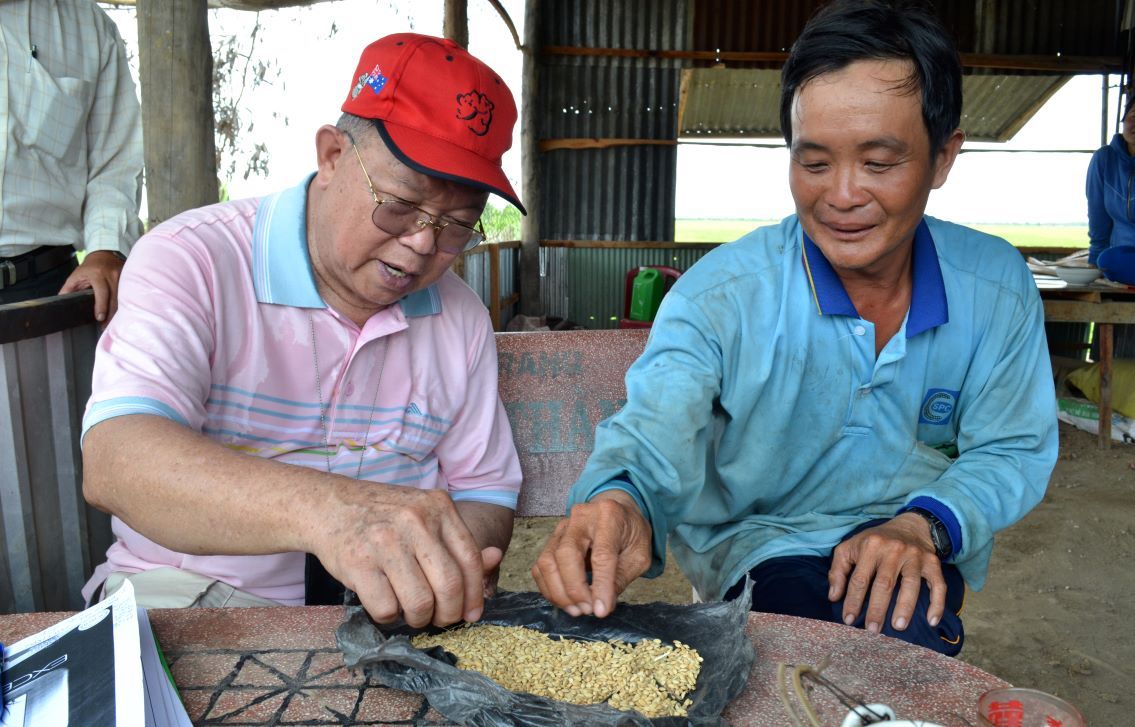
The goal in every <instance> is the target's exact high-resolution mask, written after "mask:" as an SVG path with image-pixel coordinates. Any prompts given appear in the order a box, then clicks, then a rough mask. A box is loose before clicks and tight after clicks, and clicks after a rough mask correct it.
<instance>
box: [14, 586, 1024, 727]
mask: <svg viewBox="0 0 1135 727" xmlns="http://www.w3.org/2000/svg"><path fill="white" fill-rule="evenodd" d="M69 615H70V614H67V613H30V614H16V615H10V616H0V642H2V643H5V644H11V643H13V642H15V641H17V640H19V639H21V638H23V637H25V636H29V635H31V634H33V633H35V632H37V631H40V630H42V629H44V628H46V627H48V626H50V625H51V624H53V623H55V622H56V621H59V620H61V619H63V618H65V617H66V616H69ZM149 616H150V622H151V623H152V624H153V628H154V632H155V633H156V634H157V637H158V642H159V643H160V644H161V647H162V650H163V651H164V652H165V655H166V658H167V660H168V661H169V665H170V669H171V671H172V673H173V677H174V681H175V682H176V683H177V686H178V689H179V690H180V692H181V696H182V699H183V701H184V702H185V706H186V709H187V711H188V712H189V716H190V718H191V719H192V720H193V722H194V724H200V725H299V724H303V725H347V724H355V725H446V724H449V723H448V722H447V721H446V720H445V718H444V717H443V716H442V715H440V714H439V713H438V712H436V711H434V710H432V709H430V707H429V705H428V704H425V703H424V700H423V699H422V698H421V697H420V696H418V695H416V694H410V693H407V692H402V691H398V690H395V689H388V688H385V687H382V686H379V685H378V684H375V683H373V682H370V681H368V680H367V679H366V678H365V677H363V676H362V675H361V674H355V673H352V672H351V671H349V670H348V669H346V667H344V666H343V662H342V657H341V654H340V653H339V651H338V649H337V648H336V646H335V629H336V627H337V626H338V625H339V623H340V622H341V621H342V620H343V616H344V610H343V609H342V608H340V607H335V606H305V607H279V608H224V609H210V608H202V609H152V610H151V611H150V612H149ZM746 632H747V634H748V636H749V638H750V639H752V641H753V644H754V645H755V647H756V651H757V658H756V663H755V664H754V666H753V671H752V673H751V674H750V677H749V682H748V685H747V686H746V687H745V690H744V692H742V693H741V695H740V696H738V697H737V698H736V699H735V700H734V701H733V702H732V703H731V704H730V705H729V706H728V707H727V708H726V710H725V712H724V715H723V716H724V717H725V719H726V720H727V721H728V722H729V724H731V725H736V726H738V727H757V726H759V725H784V724H789V723H790V720H789V718H788V717H787V715H786V713H785V708H784V706H783V704H782V702H781V698H780V693H779V690H778V689H777V664H778V663H780V662H784V663H788V664H809V665H812V666H818V665H819V664H820V663H821V662H823V661H824V659H825V658H826V659H827V660H828V664H829V665H828V667H827V668H826V669H825V670H824V672H823V676H824V677H826V678H827V679H828V680H830V681H831V682H833V683H835V684H837V685H838V686H839V687H840V688H842V689H843V690H844V691H845V692H847V693H849V694H851V695H854V696H855V697H858V698H860V699H862V700H863V701H866V702H881V703H884V704H888V705H890V706H891V707H892V708H893V709H894V710H895V712H896V714H897V715H898V717H899V718H904V719H923V720H929V721H932V722H936V723H938V724H942V725H947V726H950V725H965V724H973V723H976V721H977V718H976V709H977V701H978V698H979V697H980V696H981V694H982V693H983V692H985V691H986V690H989V689H993V688H995V687H1000V686H1006V685H1007V684H1006V682H1004V681H1003V680H1001V679H999V678H997V677H995V676H993V675H991V674H987V673H986V672H983V671H981V670H980V669H978V668H976V667H973V666H970V665H968V664H965V663H963V662H960V661H958V660H956V659H951V658H949V657H946V656H942V655H941V654H938V653H935V652H933V651H930V650H929V649H925V648H922V647H920V646H913V645H911V644H907V643H905V642H902V641H898V640H896V639H892V638H889V637H887V636H878V635H871V634H868V633H866V632H865V631H862V630H860V629H853V628H850V627H847V626H842V625H840V624H832V623H825V622H821V621H811V620H808V619H802V618H795V617H792V616H780V615H775V614H763V613H753V614H750V615H749V622H748V626H747V629H746ZM812 702H813V704H814V706H815V709H816V711H817V713H818V715H819V716H820V718H821V720H822V722H823V723H824V724H825V725H829V724H830V725H838V724H839V723H840V722H841V721H842V719H843V716H844V715H845V714H846V712H847V709H846V708H845V707H843V706H841V705H840V703H839V701H838V700H837V699H836V698H835V696H834V695H832V694H830V693H829V692H827V691H826V690H822V689H818V690H816V691H815V692H814V693H813V694H812Z"/></svg>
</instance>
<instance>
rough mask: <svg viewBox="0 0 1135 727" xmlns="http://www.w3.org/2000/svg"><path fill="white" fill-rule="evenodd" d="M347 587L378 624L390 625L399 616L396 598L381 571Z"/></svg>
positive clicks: (399, 609) (400, 610)
mask: <svg viewBox="0 0 1135 727" xmlns="http://www.w3.org/2000/svg"><path fill="white" fill-rule="evenodd" d="M348 587H349V588H350V589H351V590H352V591H354V592H355V595H357V596H358V597H359V602H360V603H362V604H363V608H365V609H366V612H367V613H368V614H370V617H371V618H373V619H374V620H375V621H377V622H378V623H380V624H384V623H391V622H392V621H396V620H398V617H399V616H400V615H401V612H402V609H401V606H400V605H399V603H398V597H397V596H395V595H394V589H393V588H392V587H391V586H390V581H389V580H388V579H387V577H386V574H385V573H383V572H382V571H378V572H376V573H374V574H372V575H371V576H370V577H369V578H367V579H366V580H364V581H360V582H358V583H351V584H349V586H348Z"/></svg>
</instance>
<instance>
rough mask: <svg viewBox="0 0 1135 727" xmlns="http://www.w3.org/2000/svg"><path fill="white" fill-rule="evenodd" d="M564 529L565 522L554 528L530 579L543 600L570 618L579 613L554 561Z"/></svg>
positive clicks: (565, 527) (565, 526) (537, 559)
mask: <svg viewBox="0 0 1135 727" xmlns="http://www.w3.org/2000/svg"><path fill="white" fill-rule="evenodd" d="M566 529H567V521H566V520H564V521H562V522H560V523H559V525H557V526H556V530H555V532H554V533H552V537H551V538H549V539H548V542H547V544H546V545H545V546H544V550H543V551H542V552H541V553H540V555H539V557H537V558H536V564H535V565H533V566H532V578H533V579H534V580H535V581H536V587H537V588H539V589H540V593H543V594H544V597H545V598H547V599H548V600H549V601H551V602H552V603H553V604H554V605H555V606H558V607H559V608H562V609H564V610H565V611H567V612H568V613H569V614H571V615H572V616H578V615H579V614H580V611H579V609H578V608H576V606H575V601H573V600H572V599H571V598H570V597H569V596H568V594H567V590H566V589H565V588H564V582H563V578H562V577H561V576H560V570H559V565H558V564H557V561H556V549H557V548H558V547H559V543H560V539H561V538H562V537H563V531H564V530H566ZM581 557H582V556H581Z"/></svg>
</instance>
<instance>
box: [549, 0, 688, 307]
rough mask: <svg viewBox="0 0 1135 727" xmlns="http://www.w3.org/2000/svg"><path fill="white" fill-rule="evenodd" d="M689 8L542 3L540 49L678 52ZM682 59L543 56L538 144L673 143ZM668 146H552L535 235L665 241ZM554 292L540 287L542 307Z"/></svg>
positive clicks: (669, 214) (642, 1)
mask: <svg viewBox="0 0 1135 727" xmlns="http://www.w3.org/2000/svg"><path fill="white" fill-rule="evenodd" d="M687 15H688V11H687V4H686V2H684V1H679V2H655V1H653V0H627V1H625V2H623V1H620V0H549V1H548V2H545V3H544V4H543V5H542V7H541V27H540V36H541V42H542V43H543V44H545V45H558V46H582V47H614V48H656V49H677V50H681V49H685V48H686V47H687V38H686V36H687V29H688V21H687ZM680 73H681V63H680V62H679V61H665V60H654V59H646V58H609V57H590V56H586V57H581V56H556V55H546V56H543V57H542V58H541V60H540V70H539V74H540V76H539V85H540V92H539V100H538V103H539V105H540V108H539V119H538V122H537V123H538V128H537V130H536V133H537V135H538V137H539V138H540V139H541V140H548V139H564V138H618V139H651V140H655V139H661V140H667V141H671V140H674V139H677V135H678V132H677V118H678V114H677V109H678V92H679V85H680ZM676 169H677V149H676V147H674V146H659V145H644V146H634V145H631V146H618V147H613V148H606V149H583V150H577V149H559V150H553V151H546V152H543V153H542V156H541V160H540V174H541V185H542V199H541V201H540V204H541V208H540V210H541V221H540V226H541V229H540V237H541V238H542V239H560V240H670V239H673V234H674V190H675V173H676ZM554 301H555V298H552V297H550V296H549V295H548V294H547V293H545V304H546V306H547V309H548V310H551V309H552V307H554Z"/></svg>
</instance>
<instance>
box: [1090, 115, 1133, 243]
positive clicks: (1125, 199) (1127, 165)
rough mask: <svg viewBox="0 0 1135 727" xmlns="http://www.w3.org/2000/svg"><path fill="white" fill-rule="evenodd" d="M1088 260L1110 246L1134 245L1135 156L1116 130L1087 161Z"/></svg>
mask: <svg viewBox="0 0 1135 727" xmlns="http://www.w3.org/2000/svg"><path fill="white" fill-rule="evenodd" d="M1085 191H1086V194H1087V196H1088V240H1089V247H1088V262H1090V263H1092V264H1093V265H1095V264H1096V258H1098V257H1099V256H1100V253H1101V252H1103V251H1104V250H1106V249H1107V248H1109V247H1118V246H1120V245H1135V159H1132V158H1131V155H1130V154H1128V153H1127V142H1125V141H1124V140H1123V136H1122V135H1120V134H1116V135H1115V136H1114V137H1112V139H1111V143H1110V144H1108V145H1107V146H1104V147H1100V148H1099V149H1097V150H1096V153H1095V154H1093V155H1092V161H1091V162H1090V163H1089V164H1088V175H1087V178H1086V183H1085Z"/></svg>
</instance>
